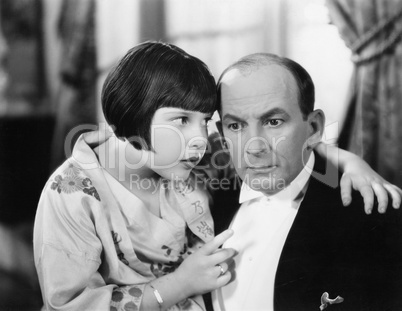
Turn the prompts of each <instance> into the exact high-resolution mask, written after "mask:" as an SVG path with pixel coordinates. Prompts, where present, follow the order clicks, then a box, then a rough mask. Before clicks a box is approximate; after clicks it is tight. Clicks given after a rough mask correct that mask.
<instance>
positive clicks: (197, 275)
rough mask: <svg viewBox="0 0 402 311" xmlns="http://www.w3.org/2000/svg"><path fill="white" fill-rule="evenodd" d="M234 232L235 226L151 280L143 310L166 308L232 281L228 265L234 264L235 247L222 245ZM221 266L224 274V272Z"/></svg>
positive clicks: (147, 287) (142, 305) (142, 306)
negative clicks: (169, 271)
mask: <svg viewBox="0 0 402 311" xmlns="http://www.w3.org/2000/svg"><path fill="white" fill-rule="evenodd" d="M232 235H233V231H232V230H226V231H224V232H222V233H221V234H219V235H217V236H216V237H215V238H214V239H213V240H212V241H210V242H208V243H207V244H205V245H204V246H203V247H201V248H200V249H199V250H197V251H196V252H195V253H194V254H192V255H190V256H189V257H187V258H186V259H185V260H184V261H183V262H182V264H181V265H180V266H179V268H178V269H177V270H176V271H174V272H172V273H170V274H167V275H165V276H162V277H160V278H157V279H155V280H153V281H151V282H149V283H148V284H147V286H146V287H145V290H144V296H143V298H142V303H141V308H140V310H143V311H148V310H166V309H168V308H169V307H171V306H173V305H176V304H177V303H179V302H180V301H183V300H184V299H186V298H188V297H192V296H195V295H200V294H204V293H207V292H210V291H213V290H215V289H217V288H220V287H222V286H224V285H226V284H227V283H229V281H230V279H231V277H232V274H231V271H229V266H231V267H233V265H230V263H229V262H230V261H231V260H232V258H233V256H234V255H235V251H234V250H233V249H231V248H225V249H219V247H220V246H221V245H222V244H223V243H224V242H225V241H226V240H227V239H228V238H230V237H231V236H232ZM219 266H221V267H222V269H223V270H224V272H225V273H224V274H221V268H220V267H219ZM158 300H159V301H158ZM186 310H187V309H186ZM189 310H193V309H192V308H190V309H189Z"/></svg>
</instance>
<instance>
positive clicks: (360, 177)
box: [315, 142, 402, 214]
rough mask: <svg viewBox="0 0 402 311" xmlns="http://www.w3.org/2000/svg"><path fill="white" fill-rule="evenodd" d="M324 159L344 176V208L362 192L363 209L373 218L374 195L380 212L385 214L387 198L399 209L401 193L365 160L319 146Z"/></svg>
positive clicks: (342, 188) (318, 149)
mask: <svg viewBox="0 0 402 311" xmlns="http://www.w3.org/2000/svg"><path fill="white" fill-rule="evenodd" d="M315 151H317V152H318V153H319V154H320V155H321V156H323V157H326V158H327V159H328V160H329V161H330V162H331V163H332V164H334V165H336V166H338V165H339V168H340V170H341V171H342V172H343V175H342V178H341V184H340V186H341V196H342V202H343V204H344V205H345V206H347V205H349V204H350V202H351V201H352V195H351V193H352V189H354V190H357V191H359V192H360V194H361V195H362V197H363V199H364V209H365V211H366V213H367V214H370V213H371V211H372V209H373V205H374V195H375V196H376V197H377V201H378V211H379V212H380V213H384V212H385V211H386V209H387V206H388V195H390V196H391V197H392V206H393V207H394V208H399V206H400V204H401V198H402V190H401V189H400V188H398V187H397V186H395V185H393V184H391V183H389V182H387V181H386V180H385V179H384V178H382V177H381V176H380V175H379V174H378V173H376V172H375V171H374V170H373V169H372V168H371V167H370V166H369V165H368V164H367V163H366V162H365V161H364V160H363V159H361V158H360V157H358V156H357V155H355V154H353V153H351V152H349V151H346V150H343V149H340V148H338V147H335V146H330V145H327V144H324V143H322V142H321V143H319V144H318V145H317V146H316V147H315Z"/></svg>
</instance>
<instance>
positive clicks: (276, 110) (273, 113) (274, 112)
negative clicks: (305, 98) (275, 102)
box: [259, 108, 289, 120]
mask: <svg viewBox="0 0 402 311" xmlns="http://www.w3.org/2000/svg"><path fill="white" fill-rule="evenodd" d="M278 114H279V115H282V116H284V117H289V114H288V113H287V112H286V111H285V110H284V109H282V108H273V109H271V110H269V111H267V112H265V113H263V114H262V115H261V116H260V117H259V119H262V120H265V119H269V118H272V117H273V116H276V115H278Z"/></svg>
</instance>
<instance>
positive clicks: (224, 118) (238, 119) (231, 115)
mask: <svg viewBox="0 0 402 311" xmlns="http://www.w3.org/2000/svg"><path fill="white" fill-rule="evenodd" d="M227 119H230V120H233V121H237V122H243V119H242V118H240V117H238V116H235V115H233V114H230V113H227V114H225V115H224V116H223V118H222V121H225V120H227Z"/></svg>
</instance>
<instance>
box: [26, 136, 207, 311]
mask: <svg viewBox="0 0 402 311" xmlns="http://www.w3.org/2000/svg"><path fill="white" fill-rule="evenodd" d="M89 137H90V136H89ZM86 139H88V137H86V134H84V135H82V136H81V137H80V138H79V140H78V141H77V143H76V146H75V147H74V151H73V155H72V157H71V158H70V159H68V160H67V161H66V162H65V163H64V164H63V165H62V166H61V167H60V168H59V169H57V170H56V172H55V173H54V174H53V175H52V176H51V178H50V179H49V182H48V183H47V185H46V186H45V188H44V190H43V193H42V196H41V199H40V202H39V205H38V210H37V215H36V220H35V228H34V255H35V265H36V268H37V271H38V276H39V281H40V285H41V289H42V294H43V300H44V303H45V307H46V308H47V309H49V310H139V308H140V305H141V300H142V295H143V291H144V287H145V285H146V284H147V283H148V282H149V281H151V280H153V279H155V278H157V277H160V276H163V275H165V274H167V273H171V272H173V271H174V270H175V269H176V268H177V267H178V266H179V265H180V264H181V262H182V261H183V260H184V259H185V258H186V257H187V256H189V255H190V254H191V253H192V252H194V251H195V250H197V249H198V248H199V247H201V246H202V245H203V244H204V243H205V242H207V241H209V240H210V239H212V238H213V236H214V232H213V222H212V217H211V214H210V211H209V204H208V196H207V194H206V193H205V192H204V191H203V190H202V189H201V187H200V188H198V189H195V187H192V186H191V179H190V183H189V184H188V185H186V186H183V185H176V184H173V183H172V182H170V181H164V184H163V187H161V188H160V189H161V190H160V193H159V197H160V208H161V217H160V218H159V217H156V216H155V215H153V214H151V213H150V212H149V211H148V209H147V207H146V206H145V205H144V203H143V202H142V201H141V200H140V199H139V198H138V197H136V196H134V195H133V194H132V193H131V192H130V191H128V190H127V189H126V188H124V187H123V186H122V185H121V184H120V183H119V182H118V181H117V180H115V179H114V178H113V177H112V176H111V175H109V174H108V173H107V172H106V171H105V170H104V169H103V168H102V167H101V166H100V165H99V162H97V158H96V155H95V153H94V152H93V150H92V149H91V147H90V146H89V143H90V142H87V141H86ZM91 146H92V143H91ZM83 163H84V164H85V163H92V164H94V163H95V165H92V166H90V167H89V166H85V165H84V164H83ZM203 308H204V306H203V301H202V297H201V296H197V297H191V298H189V299H186V300H185V301H182V302H180V303H179V304H177V305H175V306H173V307H172V308H171V310H203Z"/></svg>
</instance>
